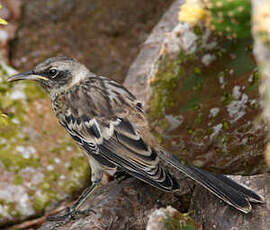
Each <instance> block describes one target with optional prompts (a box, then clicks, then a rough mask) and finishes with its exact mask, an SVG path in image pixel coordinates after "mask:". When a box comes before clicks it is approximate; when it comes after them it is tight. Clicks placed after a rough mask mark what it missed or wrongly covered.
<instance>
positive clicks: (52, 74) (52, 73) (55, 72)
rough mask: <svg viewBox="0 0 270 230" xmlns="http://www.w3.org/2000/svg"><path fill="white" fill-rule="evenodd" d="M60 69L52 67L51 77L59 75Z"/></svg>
mask: <svg viewBox="0 0 270 230" xmlns="http://www.w3.org/2000/svg"><path fill="white" fill-rule="evenodd" d="M57 73H58V71H57V70H56V69H50V70H49V74H50V76H51V77H55V76H56V75H57Z"/></svg>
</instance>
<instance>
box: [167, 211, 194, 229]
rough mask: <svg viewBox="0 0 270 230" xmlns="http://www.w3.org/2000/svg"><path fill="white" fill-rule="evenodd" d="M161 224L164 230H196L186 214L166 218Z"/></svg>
mask: <svg viewBox="0 0 270 230" xmlns="http://www.w3.org/2000/svg"><path fill="white" fill-rule="evenodd" d="M163 224H164V227H165V229H166V230H176V229H177V230H197V229H198V228H197V227H196V225H195V223H194V222H193V220H192V218H191V217H189V216H188V215H187V214H182V213H179V212H177V213H176V214H175V215H173V216H167V218H165V219H164V220H163Z"/></svg>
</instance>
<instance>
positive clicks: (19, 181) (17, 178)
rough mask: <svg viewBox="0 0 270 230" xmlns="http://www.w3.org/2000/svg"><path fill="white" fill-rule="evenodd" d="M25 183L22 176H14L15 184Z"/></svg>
mask: <svg viewBox="0 0 270 230" xmlns="http://www.w3.org/2000/svg"><path fill="white" fill-rule="evenodd" d="M22 183H23V178H22V177H21V176H20V175H16V174H15V175H14V177H13V184H15V185H20V184H22Z"/></svg>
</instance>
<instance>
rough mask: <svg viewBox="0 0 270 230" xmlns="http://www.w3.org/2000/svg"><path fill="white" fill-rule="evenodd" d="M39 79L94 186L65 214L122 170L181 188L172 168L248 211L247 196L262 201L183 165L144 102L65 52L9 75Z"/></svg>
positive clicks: (162, 185) (164, 187)
mask: <svg viewBox="0 0 270 230" xmlns="http://www.w3.org/2000/svg"><path fill="white" fill-rule="evenodd" d="M22 79H31V80H36V81H38V82H39V83H40V84H41V86H42V87H43V88H45V89H46V91H47V92H48V93H49V95H50V98H51V101H52V108H53V111H54V113H55V114H56V117H57V119H58V121H59V122H60V124H61V125H62V126H63V127H64V128H65V129H66V130H67V131H68V133H69V134H70V135H71V137H72V138H73V139H74V140H75V141H76V143H77V144H78V145H79V146H80V148H81V149H82V150H83V151H84V153H85V154H86V155H87V157H88V159H89V162H90V164H91V168H92V175H91V176H92V177H91V180H92V183H93V184H92V186H91V187H90V188H89V189H88V190H87V191H86V192H85V193H84V194H83V195H82V198H81V199H79V201H78V202H77V203H76V204H75V206H74V208H73V209H72V210H71V211H70V212H69V213H68V214H73V213H74V211H76V209H77V208H78V207H79V206H80V204H81V203H82V202H83V200H84V199H85V198H86V197H87V195H88V194H89V193H90V192H91V190H92V189H93V188H94V185H96V184H98V183H99V182H100V180H101V178H102V175H103V173H104V172H115V171H117V170H120V171H124V172H126V173H128V174H130V175H131V176H134V177H136V178H138V179H140V180H143V181H145V182H146V183H149V184H151V185H153V186H155V187H157V188H159V189H161V190H164V191H176V190H177V189H178V188H179V185H178V182H177V178H175V176H174V175H172V174H171V173H172V172H170V171H169V170H170V168H172V167H174V168H175V169H177V170H179V171H180V172H182V173H185V174H186V175H187V176H189V177H190V178H192V179H194V180H195V181H197V182H198V183H200V184H201V185H203V186H204V187H205V188H207V189H208V190H210V191H211V192H213V193H214V194H215V195H217V196H218V197H220V198H221V199H222V200H224V201H225V202H227V203H229V204H231V205H232V206H234V207H235V208H237V209H239V210H241V211H243V212H245V213H247V212H249V211H250V210H251V206H250V203H249V201H253V202H262V198H261V197H260V196H258V195H257V194H255V193H254V192H252V191H251V190H249V189H247V188H245V187H243V186H241V185H238V184H237V183H235V182H234V181H232V180H230V179H229V178H227V177H225V176H222V175H216V174H211V173H209V172H206V171H204V170H201V169H197V168H193V167H189V166H187V165H183V164H181V163H180V162H179V160H178V159H176V158H175V157H174V156H172V155H170V154H169V153H167V152H165V151H163V150H162V149H161V147H160V146H159V145H158V144H157V143H156V142H155V139H154V138H153V136H152V135H151V133H150V130H149V127H148V123H147V120H146V117H145V114H144V112H143V108H142V104H141V102H139V101H138V100H137V99H136V98H135V97H134V95H133V94H132V93H130V92H129V91H128V90H127V89H126V88H125V87H123V86H122V85H120V84H119V83H117V82H115V81H113V80H111V79H108V78H105V77H102V76H97V75H95V74H93V73H91V72H90V71H89V70H88V69H87V68H86V67H85V66H84V65H81V64H80V63H78V62H77V61H75V60H73V59H70V58H66V57H55V58H50V59H47V60H46V61H45V62H43V63H41V64H39V65H37V66H36V67H35V68H34V69H33V70H32V71H29V72H25V73H21V74H18V75H15V76H13V77H11V78H10V81H12V80H22Z"/></svg>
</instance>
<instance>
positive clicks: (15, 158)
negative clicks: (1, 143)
mask: <svg viewBox="0 0 270 230" xmlns="http://www.w3.org/2000/svg"><path fill="white" fill-rule="evenodd" d="M0 161H1V162H2V163H3V165H4V166H5V168H6V169H7V170H10V171H13V172H17V171H19V170H21V169H23V168H26V167H34V168H38V167H39V166H40V162H38V161H37V160H36V159H34V158H33V157H30V158H28V159H25V158H23V157H22V156H21V155H20V154H17V153H14V152H12V151H10V149H9V150H1V152H0Z"/></svg>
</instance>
